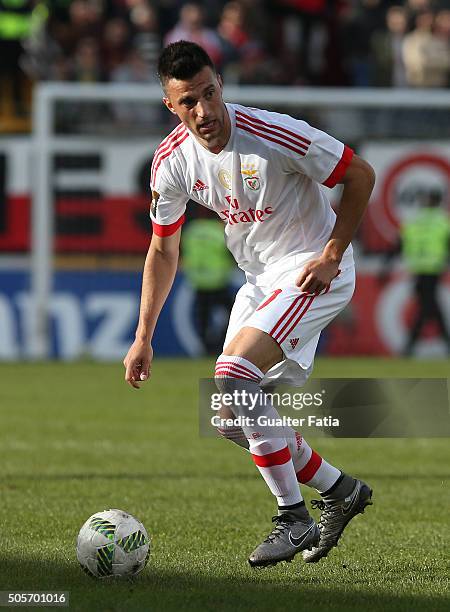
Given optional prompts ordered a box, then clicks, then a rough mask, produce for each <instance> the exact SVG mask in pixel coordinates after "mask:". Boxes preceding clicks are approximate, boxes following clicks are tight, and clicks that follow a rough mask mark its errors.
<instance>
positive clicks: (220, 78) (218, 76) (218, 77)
mask: <svg viewBox="0 0 450 612" xmlns="http://www.w3.org/2000/svg"><path fill="white" fill-rule="evenodd" d="M217 82H218V83H219V87H220V89H223V79H222V75H221V74H217Z"/></svg>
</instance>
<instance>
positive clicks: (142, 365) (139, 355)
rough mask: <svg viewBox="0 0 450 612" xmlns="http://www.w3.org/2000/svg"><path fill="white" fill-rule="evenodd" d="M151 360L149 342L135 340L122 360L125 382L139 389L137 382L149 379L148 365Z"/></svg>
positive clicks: (151, 350) (151, 351)
mask: <svg viewBox="0 0 450 612" xmlns="http://www.w3.org/2000/svg"><path fill="white" fill-rule="evenodd" d="M152 359H153V349H152V347H151V345H150V343H149V342H146V341H144V340H138V339H136V340H135V341H134V342H133V344H132V345H131V347H130V350H129V351H128V353H127V356H126V357H125V359H124V360H123V365H124V366H125V380H126V381H127V383H128V384H129V385H130V386H131V387H134V389H139V388H140V385H139V384H138V382H144V381H145V380H147V379H148V378H149V377H150V364H151V362H152Z"/></svg>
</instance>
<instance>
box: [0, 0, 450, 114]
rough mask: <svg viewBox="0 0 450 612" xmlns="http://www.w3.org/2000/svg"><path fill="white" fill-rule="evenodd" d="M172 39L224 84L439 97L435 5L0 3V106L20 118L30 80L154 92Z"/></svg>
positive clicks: (342, 0) (446, 25)
mask: <svg viewBox="0 0 450 612" xmlns="http://www.w3.org/2000/svg"><path fill="white" fill-rule="evenodd" d="M179 39H185V40H191V41H195V42H197V43H199V44H201V45H202V46H203V47H204V48H205V49H206V50H207V51H208V53H209V54H210V55H211V57H212V59H213V60H214V61H215V63H216V64H217V66H218V68H219V70H220V71H221V73H222V74H223V76H224V78H225V81H226V82H228V83H237V84H261V85H270V84H275V85H287V84H295V85H315V86H349V87H369V86H383V87H447V86H448V85H449V65H450V60H449V57H450V53H449V40H450V10H449V8H448V3H447V2H446V1H445V0H404V1H403V2H400V1H399V0H397V1H392V0H229V1H226V2H224V1H223V0H209V1H208V2H206V1H205V2H203V3H197V2H191V1H188V2H186V1H185V0H0V79H1V91H2V97H3V94H5V96H6V95H7V96H8V97H9V99H10V100H11V101H12V103H13V106H14V108H13V111H14V113H15V114H17V115H19V116H20V115H21V114H23V113H26V112H27V109H26V107H27V99H29V91H27V83H28V89H29V87H30V83H32V82H34V81H37V80H46V81H72V82H80V83H81V82H82V83H92V82H120V83H131V82H136V83H139V82H140V83H152V82H155V81H156V62H157V58H158V54H159V51H160V49H161V48H162V47H163V46H164V45H166V44H168V43H170V42H173V41H176V40H179ZM0 114H1V109H0Z"/></svg>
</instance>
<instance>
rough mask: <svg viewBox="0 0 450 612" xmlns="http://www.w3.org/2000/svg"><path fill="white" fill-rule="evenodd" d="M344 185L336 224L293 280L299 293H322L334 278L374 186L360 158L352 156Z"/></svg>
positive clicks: (372, 172)
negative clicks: (318, 253)
mask: <svg viewBox="0 0 450 612" xmlns="http://www.w3.org/2000/svg"><path fill="white" fill-rule="evenodd" d="M339 183H343V184H344V190H343V193H342V198H341V201H340V204H339V210H338V212H337V215H336V223H335V225H334V228H333V231H332V232H331V235H330V238H329V240H328V242H327V244H326V246H325V248H324V250H323V253H322V255H321V257H319V258H318V259H314V260H312V261H310V262H309V263H308V264H306V265H305V267H304V268H303V270H302V272H301V274H300V276H299V277H298V279H297V285H298V286H299V287H300V289H301V290H302V291H307V292H309V293H313V292H316V291H317V292H318V291H322V290H323V289H325V288H326V287H327V286H328V285H329V284H330V283H331V281H332V280H333V278H335V277H336V276H337V274H338V271H339V264H340V262H341V259H342V257H343V255H344V252H345V250H346V249H347V247H348V246H349V244H350V242H351V240H352V238H353V236H354V234H355V232H356V230H357V228H358V225H359V223H360V221H361V219H362V216H363V214H364V211H365V209H366V206H367V204H368V202H369V198H370V194H371V193H372V189H373V187H374V184H375V172H374V170H373V168H372V166H371V165H370V164H368V163H367V162H366V161H364V160H363V159H362V158H361V157H358V156H357V155H353V157H352V160H351V162H350V163H349V165H348V167H347V169H346V171H345V174H344V176H343V177H342V179H341V180H340V181H339Z"/></svg>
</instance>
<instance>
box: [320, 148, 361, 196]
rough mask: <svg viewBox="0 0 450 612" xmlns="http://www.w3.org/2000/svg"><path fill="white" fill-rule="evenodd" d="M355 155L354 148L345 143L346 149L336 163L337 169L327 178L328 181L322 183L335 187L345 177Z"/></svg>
mask: <svg viewBox="0 0 450 612" xmlns="http://www.w3.org/2000/svg"><path fill="white" fill-rule="evenodd" d="M353 155H354V151H353V149H350V147H347V145H344V151H343V152H342V157H341V159H340V160H339V161H338V163H337V164H336V167H335V169H334V170H333V172H332V173H331V174H330V176H329V177H328V178H327V180H326V181H324V182H323V183H322V185H325V187H334V186H335V185H337V184H338V183H339V182H340V181H341V180H342V179H343V177H344V174H345V171H346V170H347V168H348V166H349V164H350V162H351V161H352V158H353Z"/></svg>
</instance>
